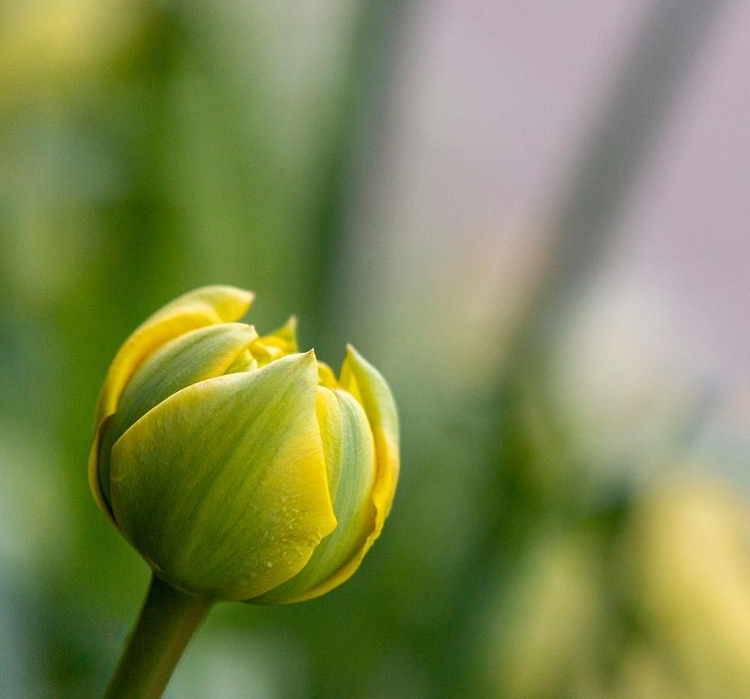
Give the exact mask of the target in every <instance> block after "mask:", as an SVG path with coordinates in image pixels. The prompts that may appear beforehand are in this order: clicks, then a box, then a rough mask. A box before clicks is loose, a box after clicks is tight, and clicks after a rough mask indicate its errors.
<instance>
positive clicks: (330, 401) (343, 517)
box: [250, 387, 376, 604]
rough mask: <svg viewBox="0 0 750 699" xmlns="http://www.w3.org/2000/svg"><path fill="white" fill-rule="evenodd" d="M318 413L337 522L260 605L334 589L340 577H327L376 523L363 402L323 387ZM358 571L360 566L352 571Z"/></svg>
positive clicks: (352, 553)
mask: <svg viewBox="0 0 750 699" xmlns="http://www.w3.org/2000/svg"><path fill="white" fill-rule="evenodd" d="M317 414H318V423H319V424H320V433H321V438H322V440H323V451H324V452H325V457H326V468H327V472H328V488H329V490H330V493H331V500H332V502H333V511H334V513H335V515H336V519H337V521H338V525H337V526H336V529H335V530H334V531H333V532H332V533H331V534H329V535H328V536H327V537H326V538H325V539H323V541H321V543H320V545H319V546H318V547H317V548H316V549H315V552H314V553H313V555H312V557H311V558H310V561H309V562H308V563H307V565H306V566H305V567H304V568H303V569H302V570H301V571H300V572H299V573H297V575H295V576H294V577H293V578H292V579H291V580H287V582H285V583H283V584H282V585H280V586H279V587H277V588H275V589H273V590H271V591H270V592H268V593H266V594H265V595H262V596H261V597H260V598H256V599H253V600H250V601H251V602H253V603H256V604H278V603H288V602H297V601H301V600H303V599H310V598H312V597H317V596H318V595H320V594H323V592H326V591H327V590H329V589H330V588H331V587H335V584H338V580H339V577H338V576H336V580H337V582H336V583H335V584H333V585H329V584H328V582H327V581H329V580H331V579H333V577H334V575H335V574H337V573H339V572H340V571H341V570H342V569H343V568H344V567H345V566H347V568H348V565H347V564H349V562H350V561H351V560H352V559H353V558H355V557H357V555H358V553H359V552H360V551H362V550H363V548H364V546H365V542H366V541H367V539H368V537H369V536H370V535H371V533H372V532H373V530H374V527H375V517H376V511H375V507H374V505H373V503H372V500H371V498H370V494H371V492H372V488H373V485H374V483H375V446H374V444H373V438H372V432H371V431H370V426H369V424H368V422H367V416H366V415H365V412H364V410H363V409H362V406H361V405H360V404H359V403H358V402H357V401H356V400H355V399H354V398H353V397H352V396H351V395H349V394H348V393H346V392H345V391H341V390H333V391H332V390H329V389H328V388H321V387H319V388H318V401H317ZM359 559H360V560H361V556H360V557H359ZM354 569H356V566H354V568H353V569H352V570H351V572H352V573H353V572H354ZM349 575H351V573H349ZM346 577H348V575H347V576H346ZM344 579H345V578H344ZM341 582H343V579H342V580H341Z"/></svg>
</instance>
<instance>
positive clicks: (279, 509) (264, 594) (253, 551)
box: [89, 286, 399, 604]
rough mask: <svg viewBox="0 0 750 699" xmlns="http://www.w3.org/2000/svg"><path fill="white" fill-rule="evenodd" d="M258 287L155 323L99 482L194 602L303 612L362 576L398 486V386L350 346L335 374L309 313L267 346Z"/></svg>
mask: <svg viewBox="0 0 750 699" xmlns="http://www.w3.org/2000/svg"><path fill="white" fill-rule="evenodd" d="M252 300H253V295H252V294H251V293H249V292H246V291H243V290H240V289H236V288H233V287H225V286H214V287H205V288H201V289H197V290H195V291H193V292H190V293H188V294H185V295H184V296H181V297H180V298H178V299H176V300H175V301H173V302H172V303H170V304H168V305H167V306H165V307H164V308H162V309H161V310H160V311H158V312H157V313H155V314H154V315H153V316H151V318H149V319H148V320H147V321H146V322H145V323H144V324H143V325H141V326H140V327H139V328H138V329H137V330H136V331H135V332H134V333H133V334H132V335H131V336H130V338H128V340H127V341H126V342H125V344H124V345H123V346H122V348H121V349H120V351H119V352H118V354H117V356H116V357H115V359H114V361H113V363H112V366H111V367H110V370H109V373H108V375H107V378H106V380H105V383H104V386H103V388H102V391H101V395H100V397H99V403H98V405H97V410H96V431H95V437H94V444H93V447H92V449H91V457H90V460H89V480H90V484H91V489H92V492H93V493H94V497H95V498H96V501H97V503H98V504H99V506H100V507H101V509H102V510H103V511H104V512H105V514H107V516H108V517H109V518H110V519H111V520H112V522H113V523H114V524H115V526H116V527H117V528H118V529H119V530H120V531H121V532H122V534H123V535H124V536H125V538H126V539H127V540H128V541H129V542H130V543H131V544H132V545H133V547H134V548H135V549H136V550H138V551H139V552H140V554H141V555H142V556H143V557H144V558H145V559H146V561H147V562H148V563H149V565H150V566H151V568H152V569H153V571H154V573H155V574H156V575H157V576H158V577H160V578H161V579H162V580H164V581H165V582H167V583H168V584H169V585H171V586H172V587H174V588H176V589H178V590H181V591H183V592H187V593H189V594H191V595H201V596H206V597H211V598H217V599H231V600H242V601H247V602H253V603H259V604H279V603H288V602H297V601H301V600H305V599H310V598H313V597H317V596H318V595H322V594H324V593H325V592H327V591H329V590H330V589H332V588H334V587H336V586H337V585H340V584H341V583H342V582H344V581H345V580H347V579H348V578H349V577H350V576H351V575H352V574H353V573H354V571H355V570H356V569H357V567H358V566H359V564H360V562H361V561H362V558H363V557H364V555H365V553H366V552H367V550H368V549H369V548H370V546H371V545H372V543H373V542H374V541H375V539H377V537H378V536H379V534H380V531H381V529H382V527H383V522H384V521H385V518H386V517H387V515H388V512H389V510H390V506H391V502H392V499H393V494H394V491H395V488H396V482H397V479H398V468H399V456H398V419H397V415H396V407H395V404H394V402H393V397H392V395H391V392H390V389H389V388H388V385H387V384H386V382H385V380H384V379H383V377H382V376H381V375H380V374H379V373H378V372H377V371H376V370H375V369H374V368H373V367H372V366H371V365H370V364H368V363H367V362H366V361H365V360H364V359H363V358H362V357H361V356H360V355H359V354H358V353H357V352H356V351H355V350H354V349H353V348H351V347H349V349H348V352H347V356H346V359H345V360H344V364H343V367H342V370H341V376H340V378H339V379H336V377H335V375H334V373H333V371H332V370H331V369H330V368H329V367H328V366H327V365H325V364H322V363H318V362H317V360H316V358H315V354H314V353H313V351H312V350H311V351H309V352H307V353H299V352H298V348H297V341H296V336H295V321H294V319H292V320H290V322H289V323H288V324H287V325H285V326H284V327H282V328H280V329H279V330H277V331H276V332H274V333H271V334H270V335H266V336H263V337H259V336H258V334H257V333H256V332H255V329H254V328H253V327H252V326H250V325H246V324H244V323H238V322H235V321H237V320H238V319H239V318H241V317H242V316H243V315H244V314H245V312H246V311H247V309H248V308H249V307H250V304H251V302H252Z"/></svg>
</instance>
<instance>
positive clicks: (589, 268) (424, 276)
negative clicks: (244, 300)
mask: <svg viewBox="0 0 750 699" xmlns="http://www.w3.org/2000/svg"><path fill="white" fill-rule="evenodd" d="M749 33H750V5H749V4H748V3H745V2H743V1H742V0H726V1H721V0H711V1H709V2H707V1H706V0H576V1H575V2H566V3H558V2H553V1H552V0H531V1H530V2H524V3H521V2H511V1H510V0H495V1H494V2H491V1H490V0H453V1H451V0H443V1H440V0H438V1H436V2H430V3H427V2H413V3H407V2H405V1H401V2H399V1H398V0H381V1H380V2H378V1H377V0H361V1H360V2H356V1H354V0H312V1H311V2H306V3H292V2H278V3H245V2H239V1H238V0H215V1H214V2H212V3H205V2H198V1H196V0H107V1H106V2H105V0H4V2H3V3H2V5H0V696H3V697H14V698H16V697H20V698H24V697H61V698H68V697H70V698H73V697H88V696H92V697H93V696H99V695H101V692H102V691H103V689H104V687H105V685H106V683H107V680H108V678H109V676H110V674H111V672H112V670H113V668H114V666H115V664H116V661H117V658H118V657H119V653H120V649H121V645H122V642H123V640H124V638H125V636H126V634H127V632H128V630H129V628H130V627H131V624H132V623H133V621H134V619H135V616H136V614H137V611H138V609H139V607H140V604H141V601H142V598H143V595H144V594H145V590H146V585H147V580H148V570H147V568H146V565H145V564H144V563H143V561H142V560H141V559H140V558H139V557H138V556H137V555H136V554H135V552H134V551H132V550H131V549H130V548H129V547H128V546H127V544H126V543H125V541H124V540H123V539H122V538H121V537H120V536H119V535H118V533H117V532H116V531H115V530H114V529H113V528H112V527H111V526H110V525H109V523H108V522H107V521H106V519H105V518H104V516H103V515H102V514H101V513H100V512H99V510H98V509H97V508H96V506H95V504H94V501H93V499H92V497H91V495H90V493H89V491H88V485H87V477H86V462H87V455H88V449H89V445H90V439H91V431H92V421H93V409H94V404H95V401H96V397H97V394H98V390H99V387H100V385H101V382H102V380H103V378H104V375H105V373H106V370H107V367H108V365H109V362H110V360H111V359H112V357H113V356H114V353H115V352H116V350H117V348H118V347H119V346H120V344H121V342H122V341H123V340H124V339H125V337H126V336H127V335H128V334H129V333H130V332H131V331H132V330H133V329H134V328H135V326H136V325H137V324H139V323H140V322H141V321H142V320H143V319H144V318H145V317H146V316H147V315H149V314H150V313H151V312H152V311H154V310H155V309H156V308H158V307H159V306H160V305H162V304H163V303H165V302H166V301H168V300H170V299H171V298H173V297H175V296H177V295H179V294H181V293H183V292H184V291H186V290H188V289H190V288H193V287H196V286H199V285H203V284H211V283H228V284H235V285H238V286H241V287H245V288H250V289H253V290H254V291H256V292H257V295H258V296H257V301H256V304H255V306H254V308H253V309H252V311H251V314H250V316H249V320H250V322H253V323H254V324H255V325H256V326H257V327H258V328H259V329H260V330H261V331H269V330H271V329H272V328H275V327H277V326H278V325H280V324H281V323H282V322H283V321H284V320H285V319H286V317H287V316H288V315H289V314H291V313H296V314H298V315H299V317H300V328H299V331H300V341H301V345H302V346H304V347H312V346H314V347H315V348H316V351H317V353H318V356H320V357H321V358H322V359H324V360H325V361H327V362H329V363H330V364H332V365H334V366H338V365H339V363H340V361H341V360H342V358H343V352H344V346H345V343H346V342H352V343H354V344H355V345H356V346H357V348H358V349H359V350H360V351H361V352H362V353H363V354H364V355H365V356H366V357H367V358H368V359H370V360H371V361H372V362H373V363H374V364H375V365H376V366H377V367H379V368H380V369H381V370H382V372H383V373H384V374H385V376H386V377H387V378H388V379H389V381H390V383H391V385H392V388H393V390H394V393H395V395H396V397H397V400H398V404H399V408H400V411H401V421H402V440H403V441H402V458H403V465H402V480H401V483H400V487H399V491H398V493H397V497H396V501H395V505H394V509H393V512H392V515H391V518H390V520H389V523H388V526H386V528H385V530H384V534H383V536H382V537H381V539H380V540H379V541H378V543H377V544H376V546H375V547H374V549H373V550H372V552H371V553H370V554H369V555H368V557H367V558H366V560H365V561H364V564H363V565H362V567H361V569H360V571H359V573H358V574H357V575H356V576H355V577H354V578H352V580H351V581H349V582H348V583H347V584H346V585H345V586H343V587H341V588H339V589H337V590H336V591H334V592H332V593H331V594H329V595H327V596H325V597H323V598H321V599H318V600H315V601H312V602H307V603H304V604H300V605H293V606H290V607H278V608H261V607H250V606H245V605H241V604H224V605H220V606H219V607H217V608H216V609H215V610H214V612H213V613H212V614H211V616H210V617H209V619H208V621H207V622H206V624H205V626H204V627H203V628H202V629H201V630H200V632H199V633H198V635H197V636H196V638H195V639H194V641H193V643H192V645H191V646H190V647H189V649H188V651H187V653H186V655H185V657H184V658H183V660H182V662H181V664H180V665H179V666H178V669H177V672H176V674H175V676H174V678H173V680H172V683H171V684H170V686H169V688H168V690H167V695H166V696H167V697H171V698H172V699H178V698H180V697H187V698H193V697H195V698H199V697H200V698H205V697H220V698H222V699H233V698H240V697H243V698H244V697H250V698H255V697H259V698H267V697H268V698H274V697H279V698H287V697H291V698H300V699H303V698H306V697H363V698H368V699H370V698H372V699H376V698H381V697H382V698H386V697H387V698H391V697H407V698H409V699H411V698H415V699H419V698H421V697H499V698H506V697H507V698H508V699H558V698H559V699H584V698H591V699H594V698H597V699H598V698H603V699H610V698H611V699H631V698H632V699H651V698H653V699H657V698H658V699H672V698H674V699H677V698H685V699H706V698H709V699H713V698H717V699H719V698H727V699H733V698H738V699H739V698H742V697H748V696H750V499H749V488H750V464H749V463H748V457H749V454H750V360H749V359H748V358H749V357H750V316H749V315H748V309H749V308H750V235H749V234H748V225H749V224H748V221H750V174H749V173H750V130H749V129H748V123H750V81H748V79H747V76H748V74H750V44H748V42H747V36H748V34H749Z"/></svg>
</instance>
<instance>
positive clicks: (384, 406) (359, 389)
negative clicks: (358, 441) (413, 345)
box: [339, 345, 399, 556]
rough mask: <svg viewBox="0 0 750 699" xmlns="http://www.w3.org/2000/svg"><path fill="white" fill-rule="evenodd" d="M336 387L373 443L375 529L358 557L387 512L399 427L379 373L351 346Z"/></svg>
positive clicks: (375, 535) (396, 468)
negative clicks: (351, 400)
mask: <svg viewBox="0 0 750 699" xmlns="http://www.w3.org/2000/svg"><path fill="white" fill-rule="evenodd" d="M339 383H340V385H341V387H342V388H344V389H345V390H347V391H349V393H351V394H352V395H353V396H354V397H355V398H356V399H357V400H358V401H359V402H360V403H361V405H362V407H363V408H364V410H365V414H366V415H367V420H368V422H369V423H370V428H371V429H372V435H373V438H374V440H375V458H376V462H377V476H376V481H375V487H374V488H373V492H372V501H373V503H374V505H375V508H376V510H377V516H376V520H375V529H374V530H373V532H372V534H371V535H370V537H369V538H368V540H367V542H366V544H365V547H364V550H363V551H362V556H364V554H365V553H366V552H367V550H368V549H369V548H370V546H372V544H373V542H374V541H375V539H377V538H378V536H379V535H380V531H381V529H382V528H383V523H384V522H385V519H386V517H388V513H389V512H390V511H391V505H392V504H393V496H394V493H395V492H396V484H397V483H398V473H399V424H398V413H397V412H396V403H395V401H394V400H393V394H392V393H391V389H390V387H389V386H388V384H387V383H386V380H385V379H384V378H383V376H382V375H381V374H380V372H379V371H378V370H377V369H376V368H375V367H374V366H372V364H370V363H369V362H368V361H367V360H366V359H365V358H364V357H363V356H362V355H361V354H359V352H357V350H355V349H354V347H352V346H351V345H349V346H348V347H347V352H346V358H345V359H344V363H343V364H342V366H341V377H340V379H339Z"/></svg>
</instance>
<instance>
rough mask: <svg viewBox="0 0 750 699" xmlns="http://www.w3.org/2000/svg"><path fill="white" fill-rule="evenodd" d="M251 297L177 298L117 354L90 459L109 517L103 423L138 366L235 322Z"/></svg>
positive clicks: (212, 291) (203, 291)
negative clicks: (185, 339) (184, 338)
mask: <svg viewBox="0 0 750 699" xmlns="http://www.w3.org/2000/svg"><path fill="white" fill-rule="evenodd" d="M253 298H254V294H253V293H252V292H250V291H245V290H244V289H238V288H236V287H231V286H206V287H202V288H200V289H195V290H194V291H190V292H188V293H187V294H184V295H182V296H180V297H179V298H177V299H175V300H174V301H172V302H170V303H168V304H167V305H166V306H164V307H162V308H161V309H159V310H158V311H157V312H156V313H154V314H153V315H152V316H151V317H150V318H148V319H147V320H146V321H145V322H144V323H142V324H141V325H140V326H139V327H138V328H137V329H136V330H135V331H134V332H133V334H132V335H130V337H129V338H128V339H127V340H126V341H125V343H124V344H123V346H122V347H121V348H120V350H119V351H118V353H117V355H116V356H115V358H114V360H113V361H112V365H111V366H110V368H109V371H108V373H107V377H106V379H105V381H104V385H103V386H102V390H101V392H100V394H99V400H98V402H97V405H96V413H95V421H94V443H93V445H92V447H91V452H90V455H89V485H90V487H91V491H92V493H93V495H94V498H95V499H96V501H97V503H98V505H99V507H100V508H101V509H102V510H103V511H104V512H105V513H106V514H107V515H110V513H109V511H108V507H107V504H106V502H105V501H104V498H103V496H102V493H101V490H100V487H99V477H98V469H97V458H98V454H99V439H100V431H101V430H100V428H101V425H102V422H103V421H104V420H105V419H106V418H107V417H108V416H109V415H112V414H113V413H114V412H115V410H116V408H117V402H118V400H119V397H120V394H121V393H122V390H123V388H124V387H125V385H126V384H127V382H128V381H129V380H130V377H131V376H132V375H133V372H134V371H135V370H136V369H137V368H138V365H139V364H140V363H141V362H142V361H143V360H144V358H145V357H147V356H148V355H149V354H151V353H152V352H153V351H154V350H156V349H158V348H159V347H160V346H161V345H163V344H165V343H166V342H169V341H170V340H172V339H174V338H175V337H179V336H180V335H182V334H183V333H185V332H188V331H190V330H195V329H197V328H201V327H205V326H207V325H213V324H216V323H225V322H231V321H235V320H238V319H239V318H241V317H242V316H243V315H244V314H245V313H246V312H247V309H248V308H249V307H250V304H251V303H252V301H253Z"/></svg>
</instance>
